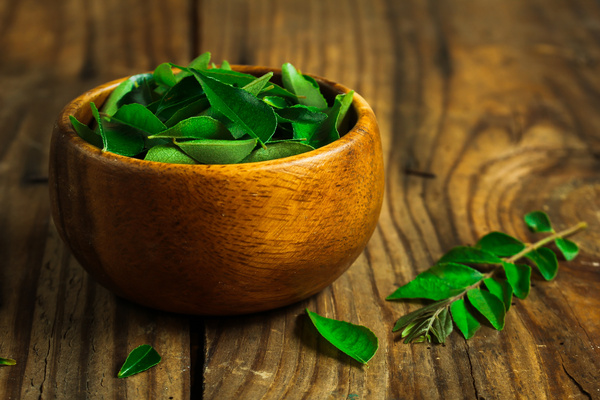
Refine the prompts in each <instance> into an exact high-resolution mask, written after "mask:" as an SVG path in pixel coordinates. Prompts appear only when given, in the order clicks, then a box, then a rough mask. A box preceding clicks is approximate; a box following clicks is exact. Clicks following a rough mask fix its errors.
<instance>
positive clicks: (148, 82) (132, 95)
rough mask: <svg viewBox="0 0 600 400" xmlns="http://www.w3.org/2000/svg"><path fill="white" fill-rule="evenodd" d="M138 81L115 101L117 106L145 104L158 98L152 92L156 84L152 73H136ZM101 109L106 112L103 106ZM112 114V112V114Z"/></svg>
mask: <svg viewBox="0 0 600 400" xmlns="http://www.w3.org/2000/svg"><path fill="white" fill-rule="evenodd" d="M136 77H138V81H136V82H134V87H133V88H132V89H131V90H130V91H129V92H127V93H125V94H123V96H122V97H121V98H120V99H119V101H117V107H123V106H124V105H126V104H133V103H137V104H141V105H143V106H147V105H149V104H151V103H153V102H154V101H155V100H157V99H158V95H156V94H154V92H153V87H154V86H156V83H155V82H154V77H153V75H152V74H141V75H136ZM102 111H103V112H104V113H105V114H107V115H110V113H107V112H106V110H105V109H104V108H103V109H102ZM113 115H114V114H113Z"/></svg>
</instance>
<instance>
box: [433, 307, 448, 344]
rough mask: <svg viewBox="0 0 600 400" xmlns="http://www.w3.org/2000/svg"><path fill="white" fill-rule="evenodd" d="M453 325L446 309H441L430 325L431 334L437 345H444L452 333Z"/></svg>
mask: <svg viewBox="0 0 600 400" xmlns="http://www.w3.org/2000/svg"><path fill="white" fill-rule="evenodd" d="M452 329H453V325H452V318H451V317H450V312H449V311H448V307H445V308H443V309H442V311H440V312H439V314H438V315H437V317H436V318H435V319H434V320H433V323H432V324H431V333H432V334H433V337H434V338H435V341H436V342H437V343H439V344H441V343H444V342H445V341H446V338H447V337H448V335H450V334H451V333H452Z"/></svg>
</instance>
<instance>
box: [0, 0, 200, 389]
mask: <svg viewBox="0 0 600 400" xmlns="http://www.w3.org/2000/svg"><path fill="white" fill-rule="evenodd" d="M189 8H190V4H189V2H187V1H174V2H170V3H169V4H168V5H167V3H164V2H150V3H148V2H145V1H135V0H131V1H125V2H123V1H119V2H117V1H106V2H103V3H102V4H100V3H97V2H86V1H78V0H69V1H64V2H59V3H56V4H55V3H48V2H42V1H36V0H26V1H23V2H20V1H12V0H9V1H7V2H3V4H2V7H0V21H2V25H1V27H0V30H1V32H2V35H1V37H0V48H2V59H3V62H2V65H1V66H0V77H1V78H0V84H1V85H2V88H3V91H2V93H1V94H0V105H1V107H0V126H1V127H2V129H0V142H1V143H2V148H1V149H0V169H1V172H0V210H2V211H0V232H1V234H0V254H2V260H3V261H2V263H1V264H0V354H2V355H3V356H6V357H12V358H15V359H16V360H17V365H16V366H14V367H10V368H8V367H6V368H1V369H0V397H2V398H7V399H10V398H12V399H29V398H36V399H37V398H49V399H50V398H65V399H72V398H99V399H100V398H125V397H130V398H165V399H168V398H177V399H180V398H189V396H190V353H189V349H190V338H189V322H188V318H187V317H182V316H177V315H170V314H166V313H159V312H155V311H152V310H148V309H145V308H142V307H139V306H136V305H134V304H131V303H128V302H125V301H122V300H120V299H118V298H116V297H115V296H114V295H112V294H111V293H109V292H108V291H106V290H105V289H104V288H102V287H100V286H99V285H98V284H96V283H95V282H94V281H93V280H91V279H90V278H89V277H88V276H87V274H86V273H85V272H84V270H83V269H82V268H81V267H80V266H79V264H78V263H77V262H76V261H75V260H74V259H73V257H72V256H71V254H70V253H69V251H68V250H67V249H66V248H65V246H64V245H63V243H62V242H61V241H60V239H59V238H58V236H57V234H56V232H55V231H54V227H53V225H52V222H51V220H50V217H49V205H48V187H47V163H48V144H49V139H50V132H51V130H52V125H53V123H54V120H55V118H56V115H57V114H58V112H59V111H60V109H61V108H62V107H63V106H64V105H65V104H66V103H67V102H68V101H69V100H71V99H72V98H73V97H75V96H76V95H77V94H79V93H81V92H83V91H84V90H86V89H89V88H91V87H93V86H95V85H97V84H99V83H101V82H104V81H107V80H111V79H115V78H118V77H120V76H123V75H127V74H131V73H134V72H141V71H144V70H147V69H150V68H152V67H154V66H155V65H156V64H157V63H159V62H162V61H167V60H169V61H175V62H186V61H187V60H189V58H190V57H191V55H192V49H191V47H190V43H191V42H192V41H191V40H190V37H191V36H192V34H191V33H192V29H193V27H192V23H194V21H193V19H192V18H190V17H189ZM132 16H135V17H132ZM142 343H150V344H152V345H154V346H155V347H156V348H157V349H158V350H159V352H160V353H161V355H162V357H163V361H162V363H161V364H160V365H159V366H158V367H156V368H154V369H152V370H151V371H149V372H148V373H146V374H142V375H139V376H135V377H131V378H128V379H123V380H120V379H117V378H116V374H117V371H118V369H119V368H120V365H121V364H122V363H123V362H124V360H125V358H126V356H127V354H128V352H129V351H130V350H131V349H133V348H134V347H135V346H137V345H140V344H142Z"/></svg>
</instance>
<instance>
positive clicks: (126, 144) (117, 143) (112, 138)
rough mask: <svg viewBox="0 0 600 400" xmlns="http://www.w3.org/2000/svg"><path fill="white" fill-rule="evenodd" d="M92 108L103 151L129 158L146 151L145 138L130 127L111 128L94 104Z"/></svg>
mask: <svg viewBox="0 0 600 400" xmlns="http://www.w3.org/2000/svg"><path fill="white" fill-rule="evenodd" d="M90 107H91V108H92V114H93V115H94V118H95V119H96V122H97V124H98V130H99V131H100V136H101V137H102V144H103V147H102V150H104V151H110V152H111V153H115V154H120V155H122V156H128V157H131V156H136V155H138V154H140V153H141V152H142V151H143V150H144V145H145V142H144V138H143V137H142V135H140V134H139V133H138V132H137V131H136V130H135V129H133V128H130V127H128V126H121V127H113V126H110V125H109V124H108V123H106V121H104V120H103V119H102V118H101V117H100V112H99V111H98V108H97V107H96V105H95V104H94V103H90Z"/></svg>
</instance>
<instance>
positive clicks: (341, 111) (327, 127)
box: [294, 91, 354, 148]
mask: <svg viewBox="0 0 600 400" xmlns="http://www.w3.org/2000/svg"><path fill="white" fill-rule="evenodd" d="M353 97H354V91H351V92H348V93H346V94H338V95H337V96H336V97H335V100H334V102H333V106H331V108H329V109H328V110H327V111H326V113H327V119H326V120H325V121H323V123H322V124H321V125H320V126H319V128H318V129H317V130H316V132H314V133H313V134H311V136H310V137H309V143H308V144H310V145H311V146H313V147H315V148H317V147H321V146H325V145H327V144H329V143H331V142H334V141H336V140H337V139H339V138H340V132H339V126H340V124H341V123H342V120H343V119H344V116H345V114H346V112H347V111H348V109H349V107H350V105H351V104H352V98H353ZM295 125H296V124H295ZM294 128H295V129H296V126H294Z"/></svg>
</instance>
